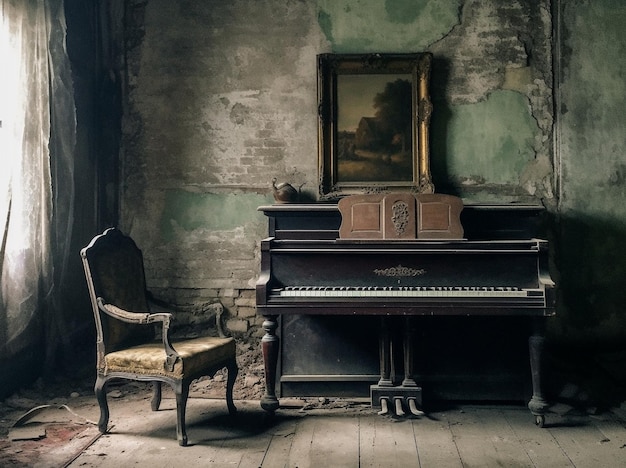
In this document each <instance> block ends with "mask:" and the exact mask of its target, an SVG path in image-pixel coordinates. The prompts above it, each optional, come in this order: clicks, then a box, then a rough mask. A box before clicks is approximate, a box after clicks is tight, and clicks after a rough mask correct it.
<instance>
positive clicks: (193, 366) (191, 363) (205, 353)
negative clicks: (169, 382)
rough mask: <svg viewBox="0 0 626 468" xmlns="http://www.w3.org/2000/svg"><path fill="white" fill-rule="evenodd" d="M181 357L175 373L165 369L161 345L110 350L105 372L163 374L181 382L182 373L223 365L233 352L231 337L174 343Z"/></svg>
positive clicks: (233, 345)
mask: <svg viewBox="0 0 626 468" xmlns="http://www.w3.org/2000/svg"><path fill="white" fill-rule="evenodd" d="M173 346H174V348H175V349H176V351H177V352H178V354H179V355H180V359H178V360H177V361H176V363H175V364H174V370H173V371H172V372H169V371H168V370H167V369H166V357H167V355H166V354H165V352H164V350H163V344H162V343H160V342H159V343H146V344H142V345H138V346H132V347H130V348H128V349H122V350H120V351H113V352H112V353H109V354H106V355H105V356H104V363H105V368H104V373H105V374H109V373H112V372H132V373H134V374H142V375H162V376H165V377H171V378H175V379H182V378H183V376H184V375H185V374H192V375H198V374H201V373H202V371H203V370H204V369H207V368H211V367H214V366H215V365H218V364H220V363H221V362H224V360H226V359H228V358H229V357H230V356H232V355H233V354H234V353H235V341H234V340H233V339H232V338H217V337H206V338H195V339H193V340H186V341H182V342H180V343H176V342H175V343H173Z"/></svg>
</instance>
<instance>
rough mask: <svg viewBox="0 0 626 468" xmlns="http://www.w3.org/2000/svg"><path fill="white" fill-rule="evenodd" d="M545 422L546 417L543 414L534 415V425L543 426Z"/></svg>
mask: <svg viewBox="0 0 626 468" xmlns="http://www.w3.org/2000/svg"><path fill="white" fill-rule="evenodd" d="M545 423H546V417H545V416H544V415H543V414H537V415H535V426H537V427H543V426H544V425H545Z"/></svg>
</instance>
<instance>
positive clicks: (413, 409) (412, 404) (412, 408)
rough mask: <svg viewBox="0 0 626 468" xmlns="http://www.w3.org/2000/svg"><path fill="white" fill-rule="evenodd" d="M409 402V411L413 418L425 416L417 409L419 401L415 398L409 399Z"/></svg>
mask: <svg viewBox="0 0 626 468" xmlns="http://www.w3.org/2000/svg"><path fill="white" fill-rule="evenodd" d="M407 401H408V402H409V411H410V412H411V414H412V415H413V416H424V412H423V411H422V410H421V409H418V407H417V400H416V399H415V398H414V397H409V398H407Z"/></svg>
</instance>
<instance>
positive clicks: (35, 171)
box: [0, 0, 76, 360]
mask: <svg viewBox="0 0 626 468" xmlns="http://www.w3.org/2000/svg"><path fill="white" fill-rule="evenodd" d="M0 5H1V8H2V10H1V14H0V121H1V122H2V123H1V128H0V225H1V229H2V230H1V232H2V235H1V241H2V242H1V243H0V249H1V250H0V254H1V255H0V262H1V263H0V274H1V277H0V279H1V283H2V287H1V289H0V358H6V357H7V356H9V357H10V356H11V355H15V354H17V353H18V352H20V351H21V350H22V349H23V348H26V347H29V346H30V347H32V346H33V345H35V346H38V347H39V348H41V349H43V348H44V345H45V349H44V352H42V353H41V354H42V357H44V356H45V357H47V358H50V356H49V355H50V354H51V353H53V352H54V348H55V347H56V344H55V343H57V341H58V332H57V330H58V329H59V320H60V313H61V312H60V310H59V309H60V307H59V298H57V297H55V294H54V293H55V285H56V287H58V282H59V281H62V278H63V275H64V268H65V263H66V261H67V256H68V252H67V246H68V244H69V241H70V237H69V234H70V230H71V213H72V210H73V182H72V173H73V166H72V161H73V151H74V148H75V128H76V123H75V112H74V105H73V98H72V96H73V92H72V86H71V73H70V69H69V62H68V59H67V53H66V50H65V21H64V14H63V0H0ZM33 341H35V343H33ZM0 360H1V359H0Z"/></svg>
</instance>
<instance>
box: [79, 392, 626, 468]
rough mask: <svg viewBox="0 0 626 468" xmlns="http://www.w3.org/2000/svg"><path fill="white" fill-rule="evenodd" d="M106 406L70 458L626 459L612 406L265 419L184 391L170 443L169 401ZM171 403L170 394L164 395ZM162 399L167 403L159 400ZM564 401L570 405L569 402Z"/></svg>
mask: <svg viewBox="0 0 626 468" xmlns="http://www.w3.org/2000/svg"><path fill="white" fill-rule="evenodd" d="M113 403H114V404H112V405H111V415H112V420H111V422H112V423H113V424H115V426H114V427H113V428H112V429H111V433H110V434H107V435H104V436H102V437H100V438H99V439H98V440H97V441H96V442H95V443H94V444H92V446H91V447H89V448H88V449H87V450H85V451H84V452H83V453H82V454H81V455H80V456H79V457H78V458H77V459H76V460H75V461H74V462H73V463H72V464H71V465H70V466H72V467H96V466H100V467H105V466H112V467H118V468H119V467H120V466H151V467H161V466H163V467H166V466H183V467H191V466H211V467H246V468H247V467H264V468H269V467H281V468H284V467H290V468H295V467H297V468H309V467H310V468H319V467H328V468H336V467H384V468H392V467H398V468H400V467H401V468H406V467H437V468H444V467H492V466H493V467H498V466H500V467H580V468H583V467H589V468H600V467H610V468H613V467H626V422H625V421H624V420H623V419H622V418H621V417H620V416H621V414H620V413H619V412H606V413H602V414H599V415H587V414H581V413H577V412H576V411H574V410H570V409H568V408H565V409H564V410H563V408H561V409H562V410H563V411H562V412H564V413H565V414H560V415H559V414H549V415H548V416H547V418H546V425H545V427H544V428H538V427H536V426H535V424H534V418H533V417H532V416H531V415H530V413H529V411H528V410H527V409H525V408H524V407H522V406H507V405H498V406H477V405H462V406H453V407H449V408H447V409H441V410H438V411H434V412H432V413H430V414H428V415H427V416H425V417H420V418H416V419H408V418H391V417H385V416H378V415H376V413H375V412H373V411H372V410H371V409H370V408H369V406H367V405H365V404H358V403H354V404H345V403H341V404H337V403H335V404H333V403H332V402H331V403H330V404H326V405H321V404H320V405H318V404H317V403H316V402H314V403H313V404H310V405H309V406H308V407H307V406H305V407H304V408H298V407H295V406H294V407H288V408H284V409H280V410H279V411H278V412H277V414H276V416H275V418H274V419H273V420H272V421H267V420H266V419H265V418H264V413H263V412H262V411H261V410H260V408H259V407H258V402H237V404H238V407H239V409H240V411H239V415H238V416H237V418H235V419H234V420H232V419H229V418H228V416H227V415H226V411H225V408H224V404H223V401H222V402H220V401H217V400H210V401H209V402H207V400H204V401H202V400H201V399H193V400H190V403H189V408H188V420H189V425H188V435H189V441H190V446H189V447H178V445H177V444H176V442H175V435H174V427H175V423H174V421H173V419H174V414H173V406H172V408H170V409H169V410H168V408H167V407H166V408H165V410H164V411H159V412H158V413H150V412H146V413H141V412H139V413H138V412H137V411H138V408H140V407H141V408H142V410H141V411H144V409H143V408H144V406H146V407H147V406H149V405H148V402H147V401H144V402H142V404H141V405H137V402H135V404H134V406H133V410H131V411H125V410H123V409H122V405H123V403H122V402H113ZM170 404H171V405H173V402H170ZM166 406H167V405H166ZM568 410H569V411H568Z"/></svg>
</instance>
